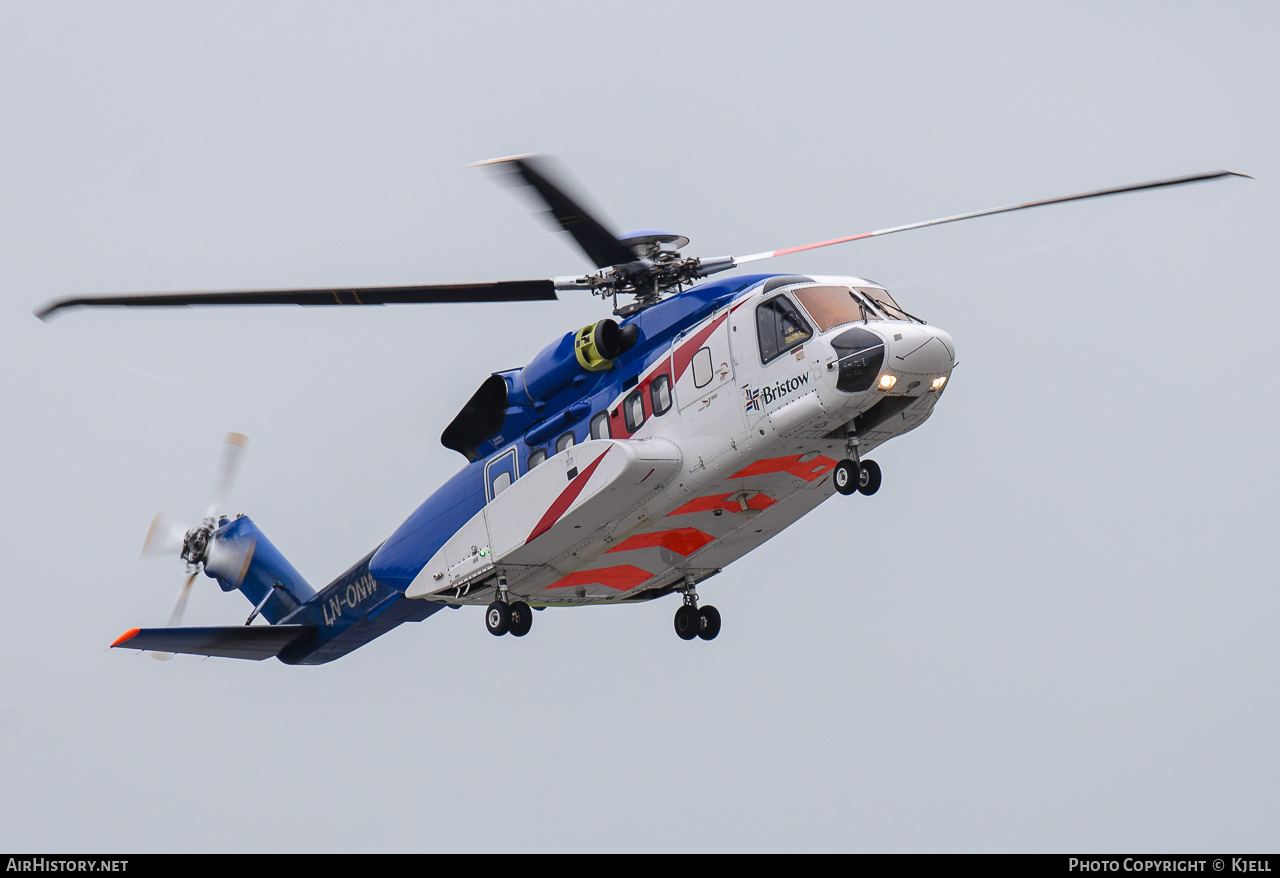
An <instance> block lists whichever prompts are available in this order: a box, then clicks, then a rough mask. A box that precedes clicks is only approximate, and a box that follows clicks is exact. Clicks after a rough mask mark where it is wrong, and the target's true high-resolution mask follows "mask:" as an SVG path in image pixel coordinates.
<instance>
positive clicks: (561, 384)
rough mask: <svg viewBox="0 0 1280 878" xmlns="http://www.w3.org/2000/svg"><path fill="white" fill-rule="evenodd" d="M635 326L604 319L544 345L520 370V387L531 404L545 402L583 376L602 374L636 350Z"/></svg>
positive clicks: (638, 334) (637, 336) (636, 334)
mask: <svg viewBox="0 0 1280 878" xmlns="http://www.w3.org/2000/svg"><path fill="white" fill-rule="evenodd" d="M639 337H640V330H639V328H638V327H636V326H619V325H618V324H617V322H616V321H614V320H610V319H607V318H606V319H604V320H601V321H599V322H598V323H594V324H590V325H588V326H584V327H582V329H579V330H578V331H577V332H571V333H568V334H567V335H565V336H563V337H562V338H560V339H559V340H558V341H556V342H553V343H552V344H549V345H547V346H546V347H545V348H543V349H542V350H541V351H540V352H539V353H538V355H537V356H536V357H534V358H533V359H532V360H530V361H529V365H527V366H525V367H524V369H522V370H521V382H520V383H521V384H522V385H523V387H521V388H520V389H522V390H523V391H524V394H525V396H527V397H528V400H529V402H530V403H539V402H546V401H548V400H550V399H551V398H552V397H553V396H555V395H556V394H557V393H559V392H560V391H562V390H564V389H565V388H566V387H568V386H569V385H570V384H572V383H573V379H574V378H576V377H577V376H579V375H581V374H582V373H583V372H604V371H607V370H609V369H612V368H613V361H614V360H616V359H617V358H618V357H620V356H622V355H623V354H625V353H626V352H627V351H629V350H631V348H632V347H634V346H635V343H636V341H637V340H638V339H639Z"/></svg>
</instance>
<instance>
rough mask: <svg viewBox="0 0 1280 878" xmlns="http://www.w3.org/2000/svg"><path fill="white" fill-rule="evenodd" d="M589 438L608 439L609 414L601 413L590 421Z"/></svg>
mask: <svg viewBox="0 0 1280 878" xmlns="http://www.w3.org/2000/svg"><path fill="white" fill-rule="evenodd" d="M591 438H592V439H608V438H609V413H608V412H607V411H605V412H601V413H600V414H598V415H596V416H595V417H594V418H592V419H591Z"/></svg>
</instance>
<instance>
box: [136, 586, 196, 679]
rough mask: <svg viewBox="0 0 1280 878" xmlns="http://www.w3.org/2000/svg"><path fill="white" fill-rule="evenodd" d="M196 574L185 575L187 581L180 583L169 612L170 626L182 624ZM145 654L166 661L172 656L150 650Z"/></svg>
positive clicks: (168, 653)
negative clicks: (180, 586)
mask: <svg viewBox="0 0 1280 878" xmlns="http://www.w3.org/2000/svg"><path fill="white" fill-rule="evenodd" d="M196 575H197V574H195V573H192V574H191V575H190V576H188V577H187V581H186V582H185V583H183V585H182V591H181V592H179V594H178V600H177V602H176V603H174V605H173V612H172V613H170V614H169V627H170V628H176V627H178V626H179V625H181V624H182V617H183V615H185V614H186V612H187V599H188V598H190V597H191V586H192V584H193V583H195V581H196ZM147 655H149V656H151V657H152V658H153V659H155V660H156V661H161V662H167V661H168V660H169V659H171V658H173V653H171V652H150V653H147Z"/></svg>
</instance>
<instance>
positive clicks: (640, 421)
mask: <svg viewBox="0 0 1280 878" xmlns="http://www.w3.org/2000/svg"><path fill="white" fill-rule="evenodd" d="M622 415H623V417H624V418H625V419H626V422H627V432H628V433H634V432H635V431H636V430H639V429H640V427H642V426H643V425H644V394H642V393H641V392H640V391H639V390H633V391H631V393H629V394H628V395H627V398H626V399H624V400H623V401H622Z"/></svg>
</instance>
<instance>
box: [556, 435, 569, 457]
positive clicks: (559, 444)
mask: <svg viewBox="0 0 1280 878" xmlns="http://www.w3.org/2000/svg"><path fill="white" fill-rule="evenodd" d="M572 447H573V431H572V430H570V431H569V432H568V433H565V434H563V435H562V436H561V437H560V438H559V439H557V440H556V454H559V453H560V452H561V451H564V450H566V449H569V448H572Z"/></svg>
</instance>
